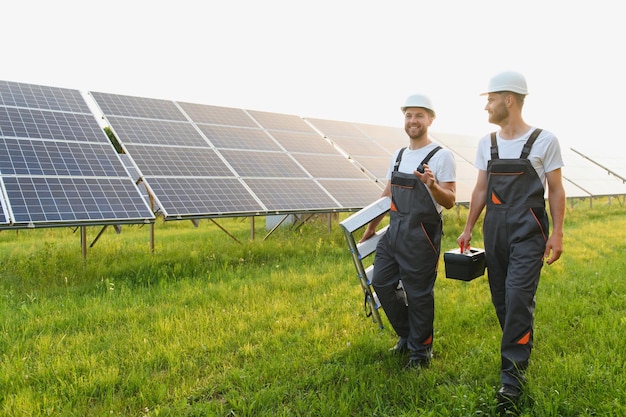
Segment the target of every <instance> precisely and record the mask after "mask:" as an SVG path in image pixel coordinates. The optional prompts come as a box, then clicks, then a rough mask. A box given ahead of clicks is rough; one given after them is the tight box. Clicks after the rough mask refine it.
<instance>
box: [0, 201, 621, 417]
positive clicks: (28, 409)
mask: <svg viewBox="0 0 626 417" xmlns="http://www.w3.org/2000/svg"><path fill="white" fill-rule="evenodd" d="M593 203H594V204H593V207H590V205H589V204H587V202H584V201H581V202H576V203H575V204H574V205H569V206H568V211H567V214H566V230H565V233H566V234H565V253H564V255H563V258H562V259H561V260H560V261H559V262H557V263H556V264H554V265H551V266H546V267H545V268H544V272H543V275H542V279H541V282H540V285H539V291H538V294H537V310H536V329H535V332H536V333H535V350H534V351H533V356H532V359H531V364H530V368H529V370H528V395H527V396H526V397H525V400H524V403H523V406H522V415H524V416H625V415H626V405H624V404H625V400H624V399H625V398H626V377H625V376H624V375H625V374H624V371H623V369H624V365H625V358H626V347H625V345H626V344H625V341H626V279H625V277H624V275H625V272H626V209H625V208H624V207H623V206H622V205H621V204H619V201H616V200H613V201H612V203H611V204H608V202H607V200H595V201H594V202H593ZM466 214H467V211H466V210H465V209H460V211H459V212H457V211H456V210H452V211H449V212H446V215H445V226H444V229H445V233H446V234H445V236H444V243H443V250H446V249H452V248H454V247H455V243H454V242H455V239H456V236H458V234H459V233H460V231H461V228H462V226H463V221H464V219H465V215H466ZM345 217H347V214H342V215H341V216H340V218H345ZM219 223H220V224H221V225H223V226H224V227H225V228H226V229H227V230H229V232H231V233H232V234H233V235H234V236H235V237H237V239H238V240H239V241H240V242H241V243H237V242H236V241H235V240H233V239H231V238H230V237H228V236H227V235H226V234H225V233H224V232H223V231H222V230H220V229H219V228H218V227H216V226H215V225H214V224H212V223H211V222H208V221H206V220H205V221H201V222H200V225H199V227H197V228H195V227H193V225H192V224H191V223H190V222H185V221H174V222H162V221H158V222H157V224H156V226H155V229H156V245H155V251H154V253H152V252H151V251H150V248H149V229H148V227H140V226H124V227H123V228H122V233H120V234H115V233H114V232H113V231H112V229H111V230H107V231H106V232H105V234H104V235H103V236H102V237H101V238H100V239H99V241H98V242H97V244H96V245H95V246H94V247H93V248H89V251H88V255H87V258H86V260H85V261H83V259H82V254H81V248H80V237H79V233H78V232H76V231H74V230H72V229H69V228H62V229H39V230H22V231H19V232H15V231H2V232H0V262H1V263H2V268H1V269H0V367H1V372H0V415H2V416H29V417H31V416H137V417H139V416H417V415H420V416H490V415H494V412H495V403H494V399H493V396H494V392H495V390H496V388H497V387H498V384H499V327H498V325H497V320H496V318H495V314H494V312H493V307H492V305H491V303H490V298H489V290H488V285H487V282H486V278H484V277H483V278H480V279H477V280H474V281H472V282H469V283H465V282H461V281H455V280H449V279H446V278H445V274H444V272H443V267H442V268H441V270H440V276H439V278H438V280H437V284H436V290H435V291H436V292H435V297H436V318H435V341H434V354H435V356H434V359H433V362H432V364H431V366H430V368H428V369H426V370H422V371H406V370H404V369H403V366H404V360H401V359H398V358H396V357H392V356H389V355H388V352H387V349H388V348H389V347H391V346H392V345H393V344H394V343H395V340H396V337H395V335H394V333H393V331H392V330H391V328H390V326H389V325H388V323H387V321H386V318H385V317H384V313H383V314H382V316H383V323H384V324H385V327H384V329H379V327H378V325H377V324H375V323H373V322H372V320H371V319H370V318H368V317H366V316H365V314H364V308H363V297H362V292H361V289H360V287H359V283H358V279H357V277H356V271H355V269H354V266H353V265H352V260H351V257H350V254H349V252H348V248H347V245H346V241H345V238H344V236H343V234H342V232H341V230H340V228H339V226H338V224H337V220H335V221H334V223H333V227H332V228H331V230H330V231H329V230H328V228H327V224H326V219H325V218H324V219H319V220H317V221H313V222H309V223H307V224H305V225H304V226H303V227H301V228H299V229H297V230H294V229H292V228H289V227H281V228H279V229H278V230H277V231H276V232H275V233H273V234H272V235H271V236H269V237H268V238H267V239H265V240H263V239H262V238H261V237H262V236H264V235H265V233H267V231H266V230H265V229H264V227H263V226H264V223H263V221H262V219H257V221H256V227H257V231H256V236H257V239H255V240H250V238H249V237H250V222H249V220H248V219H223V220H220V221H219ZM97 232H98V229H97V228H89V229H88V239H93V238H94V236H95V234H96V233H97ZM480 240H481V236H480V230H479V227H477V229H476V230H475V234H474V246H476V247H480V246H481V245H480V243H479V242H480ZM442 266H443V263H442Z"/></svg>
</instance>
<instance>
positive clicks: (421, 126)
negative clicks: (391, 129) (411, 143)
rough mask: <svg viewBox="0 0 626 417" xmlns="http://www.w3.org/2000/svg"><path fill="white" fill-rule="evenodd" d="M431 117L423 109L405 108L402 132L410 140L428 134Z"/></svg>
mask: <svg viewBox="0 0 626 417" xmlns="http://www.w3.org/2000/svg"><path fill="white" fill-rule="evenodd" d="M432 122H433V117H432V116H431V115H430V112H429V111H428V110H427V109H425V108H423V107H407V108H406V110H405V111H404V130H405V131H406V133H407V135H409V137H410V138H411V139H418V138H420V137H422V136H424V135H426V134H427V133H428V127H429V126H430V125H431V124H432Z"/></svg>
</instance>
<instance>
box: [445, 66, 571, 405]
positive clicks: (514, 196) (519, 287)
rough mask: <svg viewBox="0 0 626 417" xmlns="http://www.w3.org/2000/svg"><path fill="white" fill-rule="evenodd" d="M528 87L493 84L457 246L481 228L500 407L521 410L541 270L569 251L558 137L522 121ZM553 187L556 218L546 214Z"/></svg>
mask: <svg viewBox="0 0 626 417" xmlns="http://www.w3.org/2000/svg"><path fill="white" fill-rule="evenodd" d="M527 94H528V88H527V85H526V80H525V78H524V76H523V75H522V74H520V73H518V72H513V71H507V72H502V73H499V74H497V75H495V76H494V77H493V78H491V80H490V81H489V86H488V89H487V91H486V92H484V93H483V94H482V95H486V96H487V105H486V106H485V110H486V111H487V113H488V114H489V122H490V123H493V124H495V125H498V126H499V127H500V129H499V130H498V131H497V132H493V133H491V134H488V135H485V136H484V137H483V138H482V139H481V140H480V141H479V143H478V150H477V153H476V162H475V166H476V168H478V178H477V181H476V185H475V187H474V190H473V192H472V196H471V200H470V208H469V214H468V217H467V221H466V224H465V228H464V230H463V232H462V233H461V235H460V236H459V237H458V239H457V242H458V244H459V246H460V247H461V250H463V249H464V248H466V247H469V245H470V241H471V239H472V229H473V227H474V224H475V223H476V221H477V220H478V217H479V216H480V214H481V213H482V211H483V209H484V208H485V207H486V211H485V218H484V222H483V235H484V244H485V257H486V262H487V271H488V277H489V287H490V290H491V299H492V302H493V305H494V307H495V311H496V315H497V317H498V321H499V322H500V327H501V329H502V340H501V347H500V352H501V370H500V380H501V386H500V389H499V390H498V392H497V393H496V398H497V400H498V404H499V406H500V407H505V408H506V407H510V406H517V405H518V402H519V400H520V397H521V395H522V392H523V383H524V381H525V375H524V374H525V370H526V368H527V366H528V361H529V359H530V354H531V350H532V347H533V319H534V310H535V293H536V291H537V285H538V283H539V276H540V274H541V269H542V267H543V264H544V260H545V262H546V263H547V264H548V265H550V264H552V263H553V262H555V261H556V260H558V259H559V258H560V256H561V253H562V251H563V218H564V215H565V191H564V189H563V183H562V179H561V167H562V166H563V159H562V157H561V150H560V146H559V142H558V139H557V138H556V136H555V135H554V134H553V133H551V132H549V131H547V130H542V129H537V128H535V127H533V126H531V125H529V124H527V123H526V122H525V121H524V119H523V118H522V107H523V105H524V99H525V97H526V95H527ZM546 186H547V193H548V202H549V206H550V215H551V219H552V228H553V229H552V234H549V223H550V222H549V219H548V214H547V212H546V208H545V192H546Z"/></svg>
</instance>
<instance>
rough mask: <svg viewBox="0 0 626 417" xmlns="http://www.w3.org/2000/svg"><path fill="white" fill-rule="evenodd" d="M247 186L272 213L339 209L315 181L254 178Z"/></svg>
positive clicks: (248, 181)
mask: <svg viewBox="0 0 626 417" xmlns="http://www.w3.org/2000/svg"><path fill="white" fill-rule="evenodd" d="M246 184H248V185H249V186H250V188H251V189H252V191H253V192H254V194H256V195H257V196H259V198H260V199H261V201H263V204H265V206H266V207H267V208H268V210H270V211H277V212H280V211H302V210H320V211H327V210H329V209H334V208H337V207H339V204H338V203H337V202H335V201H334V200H333V199H332V198H330V197H329V196H328V194H327V193H326V192H324V190H323V189H322V187H320V186H319V185H318V184H317V183H316V182H315V181H313V180H307V179H290V178H284V179H267V178H252V179H248V180H246Z"/></svg>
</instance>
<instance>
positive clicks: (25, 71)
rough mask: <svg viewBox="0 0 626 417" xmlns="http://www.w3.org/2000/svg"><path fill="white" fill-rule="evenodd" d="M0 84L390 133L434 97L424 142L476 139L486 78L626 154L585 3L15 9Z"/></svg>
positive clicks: (619, 16)
mask: <svg viewBox="0 0 626 417" xmlns="http://www.w3.org/2000/svg"><path fill="white" fill-rule="evenodd" d="M2 15H3V19H2V25H0V34H1V35H2V41H1V45H2V47H1V48H0V54H1V55H0V56H1V58H0V80H5V81H16V82H23V83H31V84H42V85H48V86H53V87H64V88H73V89H78V90H81V91H83V92H87V91H98V92H105V93H114V94H124V95H131V96H140V97H151V98H159V99H171V100H177V101H187V102H192V103H201V104H210V105H216V106H225V107H236V108H243V109H250V110H260V111H268V112H276V113H284V114H292V115H298V116H302V117H311V118H324V119H332V120H341V121H351V122H359V123H369V124H379V125H386V126H398V127H402V125H403V116H402V114H401V112H400V106H401V105H402V103H403V102H404V100H405V98H406V97H407V96H408V95H411V94H414V93H423V94H427V95H429V96H430V97H431V99H432V101H433V103H434V107H435V108H436V111H437V119H436V120H435V121H434V123H433V125H432V127H431V132H439V133H457V134H466V135H471V136H476V138H478V137H480V136H482V135H484V134H486V133H487V132H489V131H492V130H495V129H496V126H494V125H490V124H489V123H488V122H487V114H486V112H485V111H484V105H485V97H481V96H480V93H481V92H482V91H483V90H484V89H485V87H486V85H487V83H488V80H489V78H490V77H491V76H492V75H494V74H495V73H497V72H499V71H502V70H515V71H519V72H521V73H523V74H524V75H525V76H526V79H527V82H528V88H529V95H528V97H527V98H526V104H525V106H524V118H525V120H526V121H527V122H528V123H529V124H531V125H534V126H538V127H542V128H544V129H547V130H550V131H552V132H554V133H555V134H556V135H557V136H558V137H559V140H560V141H561V144H562V146H572V147H576V148H578V149H585V148H590V147H598V146H604V147H606V148H607V149H613V150H615V149H624V150H625V151H626V147H625V146H624V143H623V142H624V139H623V133H622V129H621V124H622V119H623V118H624V114H623V113H624V111H623V110H624V104H623V101H622V100H621V99H622V98H623V97H626V82H625V81H624V79H625V77H626V60H625V59H624V52H623V51H624V46H623V42H624V39H626V25H624V23H623V13H622V12H621V5H620V2H616V1H613V0H596V1H594V2H583V1H577V0H568V1H566V0H551V1H546V0H541V1H537V0H528V1H523V2H522V1H507V0H472V1H466V0H452V1H446V0H430V1H419V0H413V1H405V0H397V1H396V0H388V1H385V2H383V1H380V0H378V1H370V0H358V1H357V0H316V1H308V2H303V1H297V0H239V1H226V0H224V1H212V0H205V1H195V0H194V1H190V0H178V1H167V2H166V1H162V0H150V1H147V0H123V1H120V0H107V1H99V2H94V1H88V0H80V1H78V0H57V1H49V0H35V1H31V0H20V1H8V2H5V4H3V6H2Z"/></svg>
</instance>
